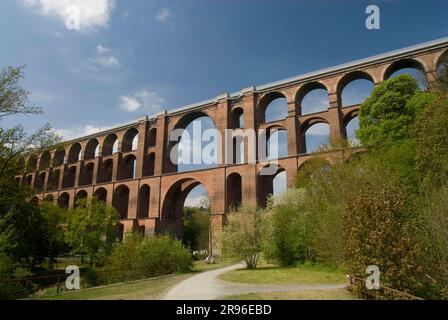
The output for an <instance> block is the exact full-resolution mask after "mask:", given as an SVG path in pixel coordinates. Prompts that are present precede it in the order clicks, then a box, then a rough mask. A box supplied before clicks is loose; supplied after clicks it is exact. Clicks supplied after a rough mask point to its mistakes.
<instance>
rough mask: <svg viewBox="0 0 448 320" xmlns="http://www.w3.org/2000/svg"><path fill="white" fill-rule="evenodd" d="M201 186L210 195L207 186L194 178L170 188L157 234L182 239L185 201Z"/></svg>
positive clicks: (181, 180) (174, 184) (164, 202)
mask: <svg viewBox="0 0 448 320" xmlns="http://www.w3.org/2000/svg"><path fill="white" fill-rule="evenodd" d="M199 185H202V186H203V187H204V189H205V191H206V192H207V193H208V191H207V189H206V186H205V184H204V183H202V182H201V181H200V180H198V179H197V178H192V177H185V178H182V179H180V180H178V181H176V182H174V183H173V184H172V185H171V186H170V187H169V188H168V191H167V192H166V194H165V197H164V198H163V202H162V210H161V218H160V220H159V223H158V224H156V232H157V233H159V234H160V233H169V234H172V235H174V236H176V237H177V238H179V239H182V236H183V231H182V230H183V220H182V218H183V214H184V212H183V209H184V204H185V200H186V198H187V196H188V194H189V193H190V191H191V190H193V189H194V188H195V187H197V186H199ZM208 194H209V193H208Z"/></svg>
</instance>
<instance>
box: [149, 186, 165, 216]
mask: <svg viewBox="0 0 448 320" xmlns="http://www.w3.org/2000/svg"><path fill="white" fill-rule="evenodd" d="M160 189H161V178H158V179H157V182H156V183H152V184H151V186H150V195H149V217H150V218H159V217H160V211H161V210H162V205H163V203H162V201H163V200H162V199H160Z"/></svg>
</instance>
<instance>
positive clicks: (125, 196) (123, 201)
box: [112, 184, 129, 219]
mask: <svg viewBox="0 0 448 320" xmlns="http://www.w3.org/2000/svg"><path fill="white" fill-rule="evenodd" d="M112 206H113V207H114V208H115V209H116V210H117V213H118V215H119V216H120V219H128V214H129V212H128V211H129V188H128V186H127V185H125V184H122V185H119V186H118V187H116V188H115V190H114V194H113V197H112Z"/></svg>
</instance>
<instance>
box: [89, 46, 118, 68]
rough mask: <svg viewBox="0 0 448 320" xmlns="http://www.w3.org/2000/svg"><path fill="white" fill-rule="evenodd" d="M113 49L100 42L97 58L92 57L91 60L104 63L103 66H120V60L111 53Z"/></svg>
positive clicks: (97, 48) (97, 47)
mask: <svg viewBox="0 0 448 320" xmlns="http://www.w3.org/2000/svg"><path fill="white" fill-rule="evenodd" d="M111 52H112V49H111V48H108V47H105V46H103V45H102V44H98V45H97V46H96V53H97V56H96V58H92V59H91V60H92V61H93V62H95V63H98V64H100V65H102V66H103V67H119V66H120V61H119V60H118V58H117V57H116V56H114V55H113V54H111Z"/></svg>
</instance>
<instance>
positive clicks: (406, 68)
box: [383, 58, 428, 89]
mask: <svg viewBox="0 0 448 320" xmlns="http://www.w3.org/2000/svg"><path fill="white" fill-rule="evenodd" d="M426 72H427V70H426V68H425V64H424V63H423V62H421V61H420V60H417V59H411V58H408V59H401V60H398V61H395V62H394V63H392V64H391V65H389V66H388V67H387V68H386V69H385V71H384V74H383V80H388V79H390V78H391V77H393V76H394V75H397V74H399V73H407V74H410V75H411V76H413V77H414V78H415V79H416V80H417V82H419V86H420V87H421V88H423V89H426V88H427V87H428V79H427V77H426Z"/></svg>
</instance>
